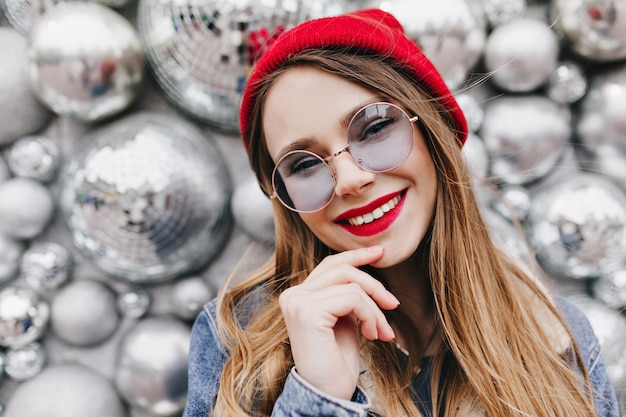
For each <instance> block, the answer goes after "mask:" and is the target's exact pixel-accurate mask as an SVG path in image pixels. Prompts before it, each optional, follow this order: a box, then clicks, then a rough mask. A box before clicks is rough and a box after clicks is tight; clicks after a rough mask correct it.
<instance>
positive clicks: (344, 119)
mask: <svg viewBox="0 0 626 417" xmlns="http://www.w3.org/2000/svg"><path fill="white" fill-rule="evenodd" d="M379 101H383V99H382V98H381V97H379V96H376V97H373V98H371V99H369V100H367V101H365V102H363V103H361V104H360V105H358V106H356V107H354V108H353V109H351V110H349V111H347V112H346V113H344V114H343V115H342V116H341V118H340V119H339V123H341V126H342V127H344V128H346V129H347V128H348V127H349V125H350V122H351V121H352V119H353V118H354V116H356V114H357V113H358V112H359V111H360V110H362V109H363V107H365V106H367V105H369V104H372V103H378V102H379Z"/></svg>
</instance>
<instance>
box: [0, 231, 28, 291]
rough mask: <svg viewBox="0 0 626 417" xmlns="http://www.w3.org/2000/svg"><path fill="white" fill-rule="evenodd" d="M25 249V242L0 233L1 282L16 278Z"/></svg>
mask: <svg viewBox="0 0 626 417" xmlns="http://www.w3.org/2000/svg"><path fill="white" fill-rule="evenodd" d="M24 249H25V246H24V243H23V242H21V241H19V240H15V239H12V238H10V237H8V236H5V235H3V234H2V233H0V283H4V282H7V281H10V280H11V279H13V278H15V276H16V275H17V272H18V270H19V266H20V259H21V258H22V255H23V253H24Z"/></svg>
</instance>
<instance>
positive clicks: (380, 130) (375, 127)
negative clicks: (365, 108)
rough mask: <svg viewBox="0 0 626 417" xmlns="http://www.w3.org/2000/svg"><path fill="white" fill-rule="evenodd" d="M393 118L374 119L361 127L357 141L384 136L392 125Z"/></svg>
mask: <svg viewBox="0 0 626 417" xmlns="http://www.w3.org/2000/svg"><path fill="white" fill-rule="evenodd" d="M394 121H395V120H394V119H392V118H386V119H376V120H374V121H373V122H370V123H368V124H367V125H365V126H364V127H363V130H362V131H361V135H360V137H359V141H367V140H376V139H381V138H385V137H386V136H387V135H388V134H389V132H390V130H391V127H392V126H393V123H394Z"/></svg>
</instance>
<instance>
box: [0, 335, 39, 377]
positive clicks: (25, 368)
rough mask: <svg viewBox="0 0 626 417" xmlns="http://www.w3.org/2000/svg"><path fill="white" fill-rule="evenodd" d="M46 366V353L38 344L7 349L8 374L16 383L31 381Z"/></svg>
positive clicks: (33, 343) (6, 369) (32, 343)
mask: <svg viewBox="0 0 626 417" xmlns="http://www.w3.org/2000/svg"><path fill="white" fill-rule="evenodd" d="M45 364H46V352H45V350H44V349H43V347H42V346H41V345H40V344H39V343H37V342H31V343H29V344H27V345H24V346H17V347H14V348H9V349H7V352H6V368H5V371H6V374H7V375H8V376H9V377H10V378H11V379H14V380H16V381H24V380H27V379H30V378H32V377H34V376H35V375H37V374H38V373H40V372H41V370H42V369H43V368H44V366H45Z"/></svg>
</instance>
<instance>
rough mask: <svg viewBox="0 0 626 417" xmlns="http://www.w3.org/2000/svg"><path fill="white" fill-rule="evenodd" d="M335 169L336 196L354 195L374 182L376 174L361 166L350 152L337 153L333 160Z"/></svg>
mask: <svg viewBox="0 0 626 417" xmlns="http://www.w3.org/2000/svg"><path fill="white" fill-rule="evenodd" d="M332 163H333V166H334V169H335V181H336V186H335V194H336V195H337V196H338V197H343V196H347V195H355V194H359V193H361V192H363V191H364V190H365V189H366V187H367V186H368V185H369V184H371V183H373V182H374V178H375V177H376V174H375V173H373V172H370V171H366V170H364V169H363V168H361V167H360V166H359V165H358V164H357V163H356V162H355V161H354V159H353V158H352V155H350V152H343V153H341V154H340V155H337V156H336V157H335V158H334V159H333V161H332Z"/></svg>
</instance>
